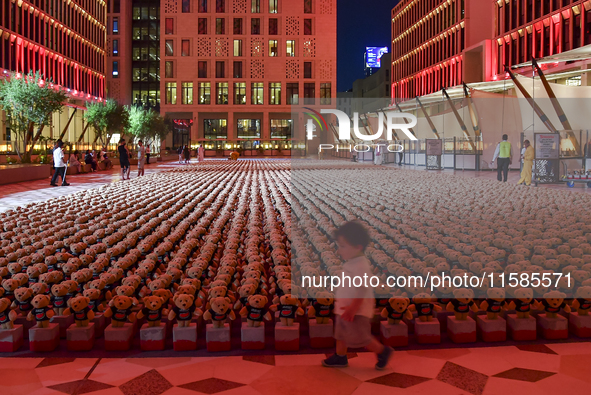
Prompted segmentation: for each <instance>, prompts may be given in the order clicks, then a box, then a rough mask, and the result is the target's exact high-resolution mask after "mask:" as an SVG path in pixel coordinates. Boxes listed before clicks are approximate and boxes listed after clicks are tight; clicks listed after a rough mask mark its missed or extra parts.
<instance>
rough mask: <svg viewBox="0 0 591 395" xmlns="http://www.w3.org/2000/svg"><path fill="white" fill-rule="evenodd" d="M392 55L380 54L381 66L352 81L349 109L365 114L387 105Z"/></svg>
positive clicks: (389, 92)
mask: <svg viewBox="0 0 591 395" xmlns="http://www.w3.org/2000/svg"><path fill="white" fill-rule="evenodd" d="M391 59H392V55H391V54H389V53H386V54H384V55H383V56H382V66H383V67H380V68H379V69H376V70H374V71H373V74H371V75H370V76H368V77H366V78H360V79H358V80H355V81H354V82H353V97H354V99H353V101H352V104H351V111H352V112H358V113H360V114H365V113H368V112H375V111H377V110H379V109H381V108H384V107H387V106H388V104H389V102H390V100H389V99H390V98H391V96H390V95H391V81H390V72H391V70H390V64H391Z"/></svg>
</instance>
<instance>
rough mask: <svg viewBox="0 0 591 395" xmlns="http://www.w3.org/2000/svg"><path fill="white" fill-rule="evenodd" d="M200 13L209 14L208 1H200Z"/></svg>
mask: <svg viewBox="0 0 591 395" xmlns="http://www.w3.org/2000/svg"><path fill="white" fill-rule="evenodd" d="M199 12H207V0H199Z"/></svg>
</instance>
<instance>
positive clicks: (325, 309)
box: [308, 291, 334, 324]
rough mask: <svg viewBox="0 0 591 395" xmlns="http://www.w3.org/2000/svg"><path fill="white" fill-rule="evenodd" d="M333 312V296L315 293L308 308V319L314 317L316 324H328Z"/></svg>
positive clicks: (325, 293) (328, 293)
mask: <svg viewBox="0 0 591 395" xmlns="http://www.w3.org/2000/svg"><path fill="white" fill-rule="evenodd" d="M333 310H334V295H333V294H332V293H330V292H326V291H320V292H316V295H315V300H314V302H312V303H311V305H310V307H308V317H309V318H313V317H316V323H317V324H328V323H329V320H330V316H331V315H332V312H333Z"/></svg>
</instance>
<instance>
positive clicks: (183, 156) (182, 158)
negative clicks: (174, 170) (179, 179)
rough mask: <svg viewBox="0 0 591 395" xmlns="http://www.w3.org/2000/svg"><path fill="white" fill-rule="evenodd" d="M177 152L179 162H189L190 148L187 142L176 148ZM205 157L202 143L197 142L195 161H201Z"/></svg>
mask: <svg viewBox="0 0 591 395" xmlns="http://www.w3.org/2000/svg"><path fill="white" fill-rule="evenodd" d="M177 154H179V163H180V164H183V163H184V164H188V163H190V162H191V150H190V148H189V146H188V145H187V144H185V145H182V146H180V147H179V148H178V150H177ZM204 159H205V149H204V148H203V145H201V144H199V147H197V162H203V160H204Z"/></svg>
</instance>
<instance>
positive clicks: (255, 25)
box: [250, 18, 261, 34]
mask: <svg viewBox="0 0 591 395" xmlns="http://www.w3.org/2000/svg"><path fill="white" fill-rule="evenodd" d="M250 33H251V34H261V19H260V18H252V19H251V20H250Z"/></svg>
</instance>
